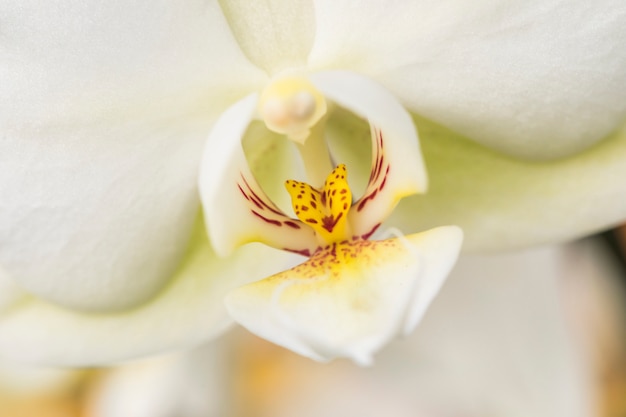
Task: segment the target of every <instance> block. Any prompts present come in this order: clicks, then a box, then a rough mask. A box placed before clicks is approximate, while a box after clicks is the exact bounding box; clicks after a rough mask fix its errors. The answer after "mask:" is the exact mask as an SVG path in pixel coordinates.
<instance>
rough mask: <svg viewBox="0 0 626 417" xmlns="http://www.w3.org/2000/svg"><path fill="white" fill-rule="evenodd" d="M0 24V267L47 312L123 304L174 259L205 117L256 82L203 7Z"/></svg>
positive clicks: (84, 12) (57, 11) (136, 5)
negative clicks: (55, 306) (48, 305)
mask: <svg viewBox="0 0 626 417" xmlns="http://www.w3.org/2000/svg"><path fill="white" fill-rule="evenodd" d="M0 16H2V18H1V20H2V22H1V26H2V47H1V48H0V79H2V83H1V84H0V195H2V202H1V203H0V264H2V265H3V267H4V268H5V269H6V271H7V273H8V274H10V276H11V277H12V278H13V279H14V280H15V281H16V282H18V283H19V285H20V286H22V287H23V288H24V289H26V290H27V291H29V292H32V293H33V294H36V295H37V296H39V297H42V298H44V299H47V300H49V301H52V302H54V303H59V304H61V305H64V306H68V307H72V308H79V309H89V310H114V309H121V308H127V307H129V306H134V305H136V304H137V303H139V302H141V301H144V300H146V299H147V298H149V297H150V296H152V295H153V294H154V293H155V292H156V291H158V290H159V289H161V288H162V285H163V284H164V283H165V282H166V281H167V280H168V279H169V278H170V276H171V274H172V273H173V272H174V271H175V268H176V267H177V265H178V262H179V261H180V257H181V255H182V252H183V251H184V248H185V246H186V243H187V241H188V239H189V233H190V228H191V225H192V223H193V219H194V218H195V216H196V212H197V208H198V201H197V195H196V191H195V181H196V176H197V164H198V162H199V157H198V154H199V152H200V149H201V146H202V144H203V142H204V139H205V137H206V133H207V132H208V130H209V126H210V123H211V121H212V119H213V118H214V117H215V112H216V110H219V109H222V108H223V107H225V106H226V105H227V103H228V102H229V101H230V100H232V99H234V98H237V97H239V96H240V95H241V93H242V90H243V91H245V89H246V88H248V87H249V86H251V85H257V84H258V83H259V82H260V80H262V79H263V77H262V75H261V73H260V71H258V70H257V69H255V68H254V67H252V66H251V65H250V64H249V63H247V61H246V59H245V57H244V56H243V55H242V54H241V52H240V51H239V50H238V49H237V45H236V43H235V42H234V40H233V39H232V36H231V34H230V32H229V30H228V26H227V24H226V22H225V20H224V17H223V16H222V15H221V11H220V9H219V7H218V6H217V4H216V3H215V2H211V3H209V4H206V3H205V2H202V4H200V3H196V2H191V3H184V4H183V3H180V4H179V3H175V4H174V3H172V4H169V3H168V4H166V3H163V4H154V3H153V2H149V1H145V2H141V1H137V2H133V3H124V4H122V3H115V2H114V3H107V4H106V5H105V4H101V3H99V2H77V3H73V4H72V5H68V4H66V3H65V2H54V1H51V2H45V3H41V2H36V1H31V2H29V1H24V2H22V1H20V2H4V3H3V4H2V5H0Z"/></svg>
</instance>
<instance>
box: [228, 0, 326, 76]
mask: <svg viewBox="0 0 626 417" xmlns="http://www.w3.org/2000/svg"><path fill="white" fill-rule="evenodd" d="M219 3H220V5H221V6H222V10H223V11H224V15H225V16H226V19H227V20H228V23H229V24H230V27H231V29H232V31H233V35H234V36H235V39H237V42H238V43H239V46H240V47H241V49H242V50H243V52H244V53H245V54H246V56H247V57H248V58H249V59H250V61H251V62H253V63H254V64H256V65H257V66H259V67H260V68H263V69H264V70H265V71H267V72H268V73H270V74H273V73H276V72H278V71H280V70H282V69H285V68H287V67H302V66H304V65H306V59H307V55H308V53H309V51H310V50H311V46H312V45H313V39H314V37H315V13H314V5H313V2H312V1H310V0H298V1H284V0H257V1H248V0H219Z"/></svg>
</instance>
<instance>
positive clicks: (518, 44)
mask: <svg viewBox="0 0 626 417" xmlns="http://www.w3.org/2000/svg"><path fill="white" fill-rule="evenodd" d="M315 12H316V36H315V44H314V46H313V49H312V51H311V54H310V57H309V65H310V67H311V68H312V70H320V69H331V68H333V69H338V68H350V69H352V70H355V71H359V72H362V73H363V74H365V75H368V76H371V77H372V78H374V79H375V80H377V81H379V82H381V83H382V84H384V85H385V86H386V87H387V88H388V89H389V90H391V91H392V92H393V93H394V94H395V95H396V96H397V97H399V98H400V99H401V101H402V102H403V103H404V104H405V105H406V106H407V107H408V108H410V109H411V110H412V111H414V112H416V113H418V114H420V115H422V116H425V117H428V118H430V119H432V120H435V121H437V122H439V123H441V124H443V125H446V126H448V127H449V128H452V129H454V130H456V131H458V132H461V133H462V134H464V135H466V136H468V137H470V138H472V139H473V140H475V141H477V142H479V143H481V144H483V145H485V146H489V147H491V148H494V149H498V150H500V151H503V152H505V153H508V154H511V155H516V156H520V157H527V158H536V159H546V158H553V157H558V156H563V155H571V154H573V153H575V152H577V151H580V150H581V149H584V148H586V147H588V146H590V145H592V144H594V143H596V142H597V141H599V140H600V139H602V138H603V137H604V136H606V135H607V134H609V133H610V132H611V131H612V130H614V129H615V128H616V127H617V126H619V125H620V124H621V123H622V121H623V120H624V117H625V116H626V99H625V98H626V48H625V47H624V39H626V25H625V24H624V21H625V19H626V3H624V2H623V1H621V0H601V1H597V2H593V3H590V2H588V1H584V0H577V1H567V2H563V1H557V0H551V1H544V0H531V1H508V2H502V1H496V0H482V1H471V2H468V1H459V0H444V1H438V2H420V1H413V2H410V1H388V0H373V1H368V2H367V4H366V5H365V4H363V3H362V2H358V1H354V0H320V1H317V2H316V4H315Z"/></svg>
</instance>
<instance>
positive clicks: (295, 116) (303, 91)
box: [259, 77, 326, 144]
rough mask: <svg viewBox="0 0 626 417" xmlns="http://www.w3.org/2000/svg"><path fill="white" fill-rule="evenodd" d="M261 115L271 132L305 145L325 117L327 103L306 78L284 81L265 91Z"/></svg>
mask: <svg viewBox="0 0 626 417" xmlns="http://www.w3.org/2000/svg"><path fill="white" fill-rule="evenodd" d="M259 113H260V114H261V117H262V118H263V121H264V122H265V125H266V126H267V128H268V129H270V130H272V131H274V132H276V133H280V134H284V135H287V136H288V137H289V138H290V139H291V140H293V141H295V142H298V143H301V144H303V143H304V142H305V141H306V139H307V138H308V136H309V133H310V131H311V128H312V127H313V126H314V125H315V124H316V123H317V122H318V121H319V120H320V119H321V118H322V116H324V114H326V100H325V99H324V95H323V94H322V93H320V92H319V91H318V90H317V89H316V88H315V87H314V86H313V84H311V82H310V81H308V80H307V79H305V78H297V77H288V78H281V79H278V80H275V81H273V82H272V83H270V84H269V85H268V86H267V87H266V88H265V90H263V93H262V94H261V97H260V99H259Z"/></svg>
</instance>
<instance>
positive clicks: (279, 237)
mask: <svg viewBox="0 0 626 417" xmlns="http://www.w3.org/2000/svg"><path fill="white" fill-rule="evenodd" d="M257 99H258V96H257V94H252V95H250V96H248V97H246V98H244V99H243V100H241V101H239V102H237V103H236V104H234V105H233V106H231V107H230V108H229V109H228V110H226V111H225V112H224V113H223V114H222V115H221V117H220V118H219V120H218V121H217V122H216V123H215V125H214V126H213V129H212V130H211V134H210V135H209V138H208V139H207V146H206V148H205V150H204V155H203V159H202V166H201V171H200V180H199V187H200V196H201V199H202V203H203V204H202V207H203V209H204V214H205V217H206V223H207V229H208V233H209V236H210V237H211V243H212V244H213V247H214V248H215V251H216V252H217V253H218V254H220V255H228V254H229V253H231V252H232V251H233V250H234V249H235V248H236V247H237V246H240V245H242V244H244V243H248V242H253V241H258V242H263V243H266V244H268V245H270V246H273V247H277V248H280V249H285V250H289V251H291V252H296V253H303V254H310V253H312V252H313V251H314V250H315V249H316V248H317V246H318V243H317V240H316V238H315V234H314V233H313V231H312V230H311V229H309V228H308V227H306V226H305V225H303V224H302V222H300V221H299V220H297V219H292V218H291V217H289V216H287V215H286V214H285V213H284V212H283V211H282V210H281V209H280V208H279V207H277V206H276V205H275V204H274V203H273V202H272V200H271V199H270V198H269V197H268V196H267V195H266V194H265V192H264V191H263V190H262V189H261V187H260V186H259V184H258V182H257V181H256V179H255V177H254V176H253V175H252V171H251V170H250V167H249V164H248V161H247V160H246V156H245V154H244V151H243V145H242V141H243V136H244V134H245V132H246V129H247V128H248V125H249V124H250V123H251V121H252V117H253V115H254V114H255V111H256V106H257Z"/></svg>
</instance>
